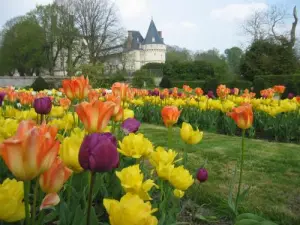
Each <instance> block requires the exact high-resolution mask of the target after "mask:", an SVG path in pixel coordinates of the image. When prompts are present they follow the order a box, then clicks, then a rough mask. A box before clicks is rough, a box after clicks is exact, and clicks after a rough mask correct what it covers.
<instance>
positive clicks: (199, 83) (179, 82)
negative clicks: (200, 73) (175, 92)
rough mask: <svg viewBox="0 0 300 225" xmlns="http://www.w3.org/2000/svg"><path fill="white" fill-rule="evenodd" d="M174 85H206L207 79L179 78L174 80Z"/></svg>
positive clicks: (194, 86)
mask: <svg viewBox="0 0 300 225" xmlns="http://www.w3.org/2000/svg"><path fill="white" fill-rule="evenodd" d="M172 84H173V86H174V87H178V88H182V86H183V85H189V86H190V87H191V88H196V87H201V88H203V87H204V84H205V81H204V80H196V81H189V80H177V81H173V82H172Z"/></svg>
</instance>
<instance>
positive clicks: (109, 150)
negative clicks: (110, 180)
mask: <svg viewBox="0 0 300 225" xmlns="http://www.w3.org/2000/svg"><path fill="white" fill-rule="evenodd" d="M79 163H80V165H81V167H82V168H83V169H85V170H90V171H92V172H106V171H110V170H112V169H114V168H116V167H117V166H118V164H119V153H118V151H117V140H116V138H115V137H114V136H113V135H112V134H111V133H102V134H100V133H93V134H90V135H88V136H86V137H85V138H84V139H83V142H82V144H81V147H80V151H79Z"/></svg>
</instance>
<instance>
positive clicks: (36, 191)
mask: <svg viewBox="0 0 300 225" xmlns="http://www.w3.org/2000/svg"><path fill="white" fill-rule="evenodd" d="M38 190H39V181H38V180H36V184H35V187H34V195H33V207H32V217H31V223H32V225H35V217H36V199H37V194H38Z"/></svg>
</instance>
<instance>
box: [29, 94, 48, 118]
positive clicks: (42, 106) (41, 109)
mask: <svg viewBox="0 0 300 225" xmlns="http://www.w3.org/2000/svg"><path fill="white" fill-rule="evenodd" d="M33 107H34V110H35V112H36V113H38V114H42V115H46V114H48V113H50V111H51V109H52V101H51V99H50V98H49V97H43V98H36V99H35V100H34V102H33Z"/></svg>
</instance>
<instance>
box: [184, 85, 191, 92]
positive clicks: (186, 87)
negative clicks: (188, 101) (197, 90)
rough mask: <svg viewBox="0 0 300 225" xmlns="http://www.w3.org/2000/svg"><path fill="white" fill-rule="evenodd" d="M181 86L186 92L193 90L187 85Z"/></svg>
mask: <svg viewBox="0 0 300 225" xmlns="http://www.w3.org/2000/svg"><path fill="white" fill-rule="evenodd" d="M182 88H183V90H184V91H185V92H187V93H191V92H192V91H193V88H191V87H190V86H189V85H183V86H182Z"/></svg>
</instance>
